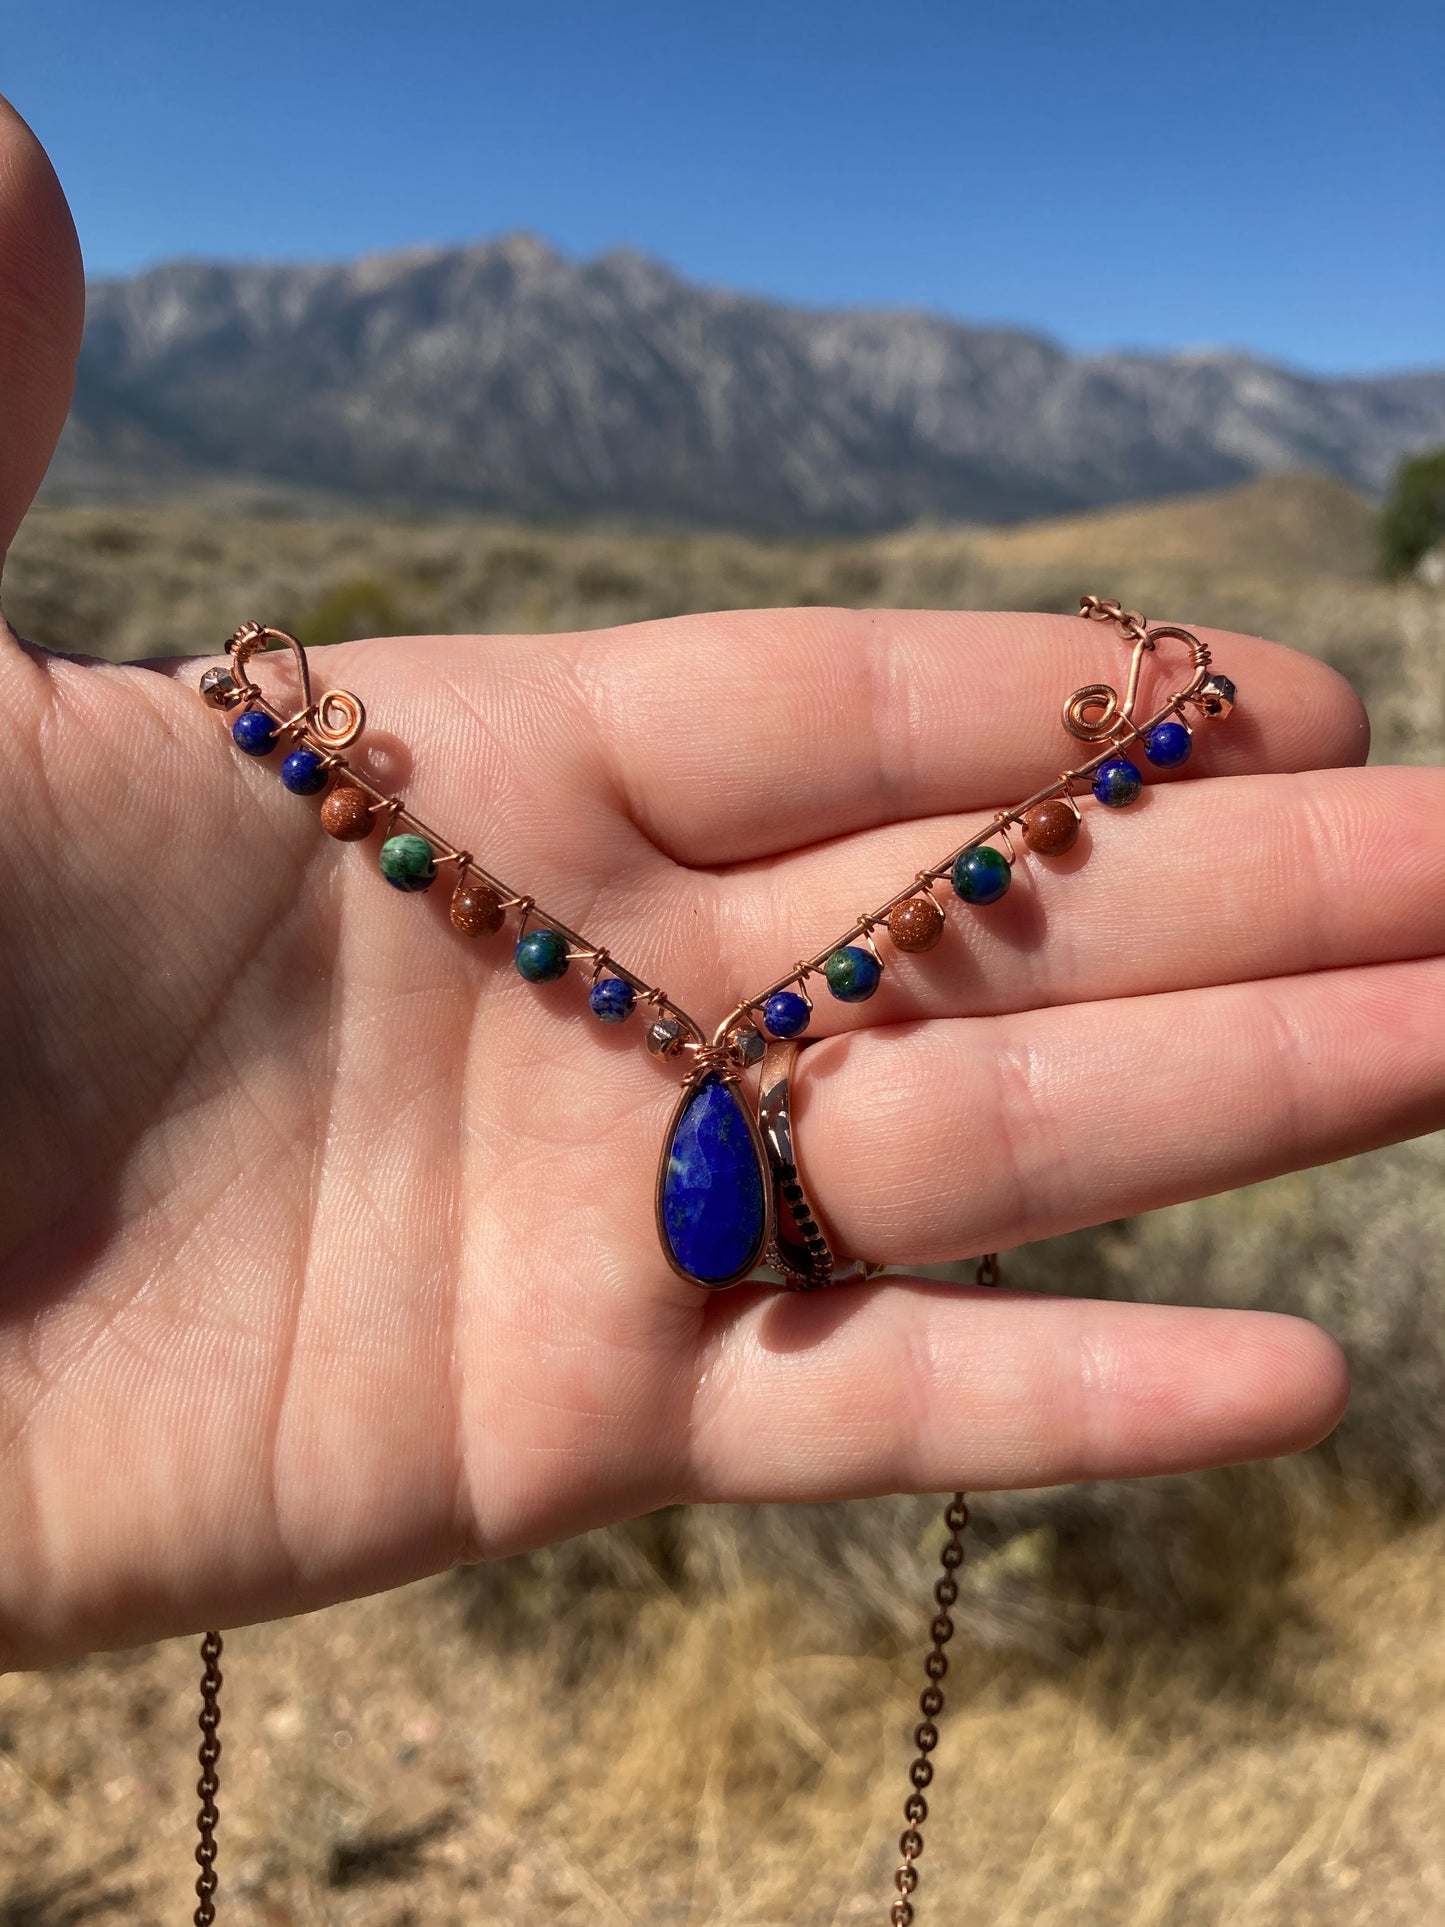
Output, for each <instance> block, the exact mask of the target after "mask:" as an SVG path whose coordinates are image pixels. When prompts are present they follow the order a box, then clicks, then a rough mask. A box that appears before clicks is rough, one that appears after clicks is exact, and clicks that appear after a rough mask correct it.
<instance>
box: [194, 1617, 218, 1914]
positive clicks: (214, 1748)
mask: <svg viewBox="0 0 1445 1927" xmlns="http://www.w3.org/2000/svg"><path fill="white" fill-rule="evenodd" d="M198 1723H199V1725H200V1729H201V1746H200V1752H199V1754H198V1755H197V1757H198V1758H199V1760H200V1763H201V1777H200V1779H199V1780H197V1782H196V1792H197V1793H198V1794H199V1795H200V1796H201V1810H200V1812H199V1813H198V1814H197V1815H196V1832H197V1833H198V1834H199V1835H200V1838H199V1840H198V1841H197V1842H196V1864H197V1865H198V1866H199V1867H200V1870H201V1871H200V1872H199V1873H198V1874H197V1875H196V1911H195V1913H194V1914H193V1915H192V1916H191V1919H192V1921H193V1923H194V1927H211V1923H212V1922H213V1921H214V1920H215V1918H216V1828H217V1827H218V1826H219V1825H220V1819H221V1816H220V1813H219V1812H218V1811H217V1808H216V1794H217V1793H218V1792H219V1790H220V1784H221V1782H220V1778H219V1776H218V1774H217V1772H216V1768H217V1767H218V1766H219V1765H220V1763H221V1635H220V1634H219V1633H207V1634H206V1635H205V1636H204V1637H203V1638H202V1640H201V1711H200V1718H199V1722H198Z"/></svg>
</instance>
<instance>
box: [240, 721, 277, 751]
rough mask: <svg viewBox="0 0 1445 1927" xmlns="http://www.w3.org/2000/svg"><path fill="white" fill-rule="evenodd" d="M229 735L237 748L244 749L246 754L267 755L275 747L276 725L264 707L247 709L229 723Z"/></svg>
mask: <svg viewBox="0 0 1445 1927" xmlns="http://www.w3.org/2000/svg"><path fill="white" fill-rule="evenodd" d="M231 736H232V739H233V741H234V742H235V745H236V747H237V749H243V750H245V752H246V754H247V755H248V756H269V755H270V754H271V752H272V750H273V749H274V748H275V747H276V725H275V724H274V723H273V722H272V720H271V718H270V717H269V716H268V715H267V714H266V712H265V710H264V709H248V710H247V711H246V712H245V714H244V715H242V716H238V717H237V718H236V720H235V722H233V723H232V725H231Z"/></svg>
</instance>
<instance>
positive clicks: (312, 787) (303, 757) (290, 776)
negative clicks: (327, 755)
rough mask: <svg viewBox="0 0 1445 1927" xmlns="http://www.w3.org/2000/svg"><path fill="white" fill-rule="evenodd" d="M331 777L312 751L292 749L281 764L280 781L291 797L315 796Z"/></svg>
mask: <svg viewBox="0 0 1445 1927" xmlns="http://www.w3.org/2000/svg"><path fill="white" fill-rule="evenodd" d="M330 775H331V772H330V770H329V769H327V767H326V765H325V763H323V762H322V760H321V758H320V757H319V756H318V755H317V754H316V751H315V750H314V749H293V750H292V752H291V754H290V755H289V756H287V757H286V758H285V759H284V760H283V761H282V764H281V781H282V782H283V783H284V784H285V785H286V787H287V789H288V790H290V792H291V794H292V795H293V796H317V795H319V794H320V792H321V791H322V790H324V789H325V788H326V783H327V779H328V778H329V776H330Z"/></svg>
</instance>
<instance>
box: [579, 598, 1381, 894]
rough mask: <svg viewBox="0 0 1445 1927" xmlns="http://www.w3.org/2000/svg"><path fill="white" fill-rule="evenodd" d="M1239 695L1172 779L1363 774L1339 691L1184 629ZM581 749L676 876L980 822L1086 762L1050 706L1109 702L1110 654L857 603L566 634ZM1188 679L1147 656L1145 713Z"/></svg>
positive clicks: (1310, 662)
mask: <svg viewBox="0 0 1445 1927" xmlns="http://www.w3.org/2000/svg"><path fill="white" fill-rule="evenodd" d="M1195 633H1196V634H1197V635H1198V636H1199V637H1200V639H1201V640H1202V641H1204V642H1206V643H1208V645H1209V646H1210V648H1211V650H1212V651H1213V655H1214V661H1215V664H1216V666H1217V667H1218V668H1219V669H1220V670H1221V671H1222V672H1223V673H1225V674H1227V675H1228V676H1230V677H1231V678H1232V679H1233V681H1234V682H1235V683H1236V684H1237V685H1238V687H1239V691H1240V706H1239V708H1238V709H1237V710H1236V712H1235V714H1234V715H1233V716H1232V717H1231V718H1230V720H1229V722H1228V724H1227V725H1225V726H1222V727H1218V728H1216V727H1213V726H1206V727H1205V728H1203V729H1201V730H1199V731H1197V732H1196V737H1195V745H1196V746H1195V749H1194V753H1193V755H1192V756H1191V758H1190V760H1189V762H1188V763H1187V764H1186V765H1185V766H1184V772H1183V773H1185V774H1187V775H1199V776H1208V775H1224V774H1229V775H1235V774H1241V773H1245V772H1253V771H1292V770H1299V769H1312V768H1327V767H1332V766H1336V765H1340V764H1346V763H1357V762H1363V761H1364V759H1365V754H1366V752H1367V750H1368V748H1369V724H1368V722H1367V720H1366V717H1365V712H1364V709H1363V706H1362V705H1361V703H1360V699H1359V697H1358V696H1357V695H1356V694H1355V692H1354V691H1353V690H1352V689H1351V688H1350V686H1349V684H1348V683H1347V682H1346V681H1345V680H1344V678H1343V677H1342V676H1340V675H1338V674H1337V673H1336V672H1335V671H1334V670H1333V669H1330V668H1328V667H1326V666H1325V665H1324V664H1323V663H1320V662H1316V661H1315V660H1314V659H1313V658H1311V657H1309V656H1305V655H1302V654H1300V653H1299V652H1298V651H1297V650H1293V649H1287V648H1284V647H1283V646H1282V645H1280V644H1278V643H1272V642H1264V641H1261V640H1260V639H1259V638H1258V637H1254V636H1236V635H1231V634H1229V633H1227V632H1226V631H1222V630H1208V629H1197V630H1196V631H1195ZM574 647H575V650H576V660H575V669H576V675H577V678H578V683H579V687H580V688H581V691H582V695H583V699H584V701H585V702H586V704H587V706H588V709H589V711H590V713H591V715H592V717H593V719H594V722H595V725H596V728H597V733H598V740H599V743H600V746H601V749H602V753H603V755H604V756H605V758H606V760H607V764H608V767H609V769H610V772H611V774H612V777H613V780H614V781H615V783H616V785H617V788H618V790H619V793H620V794H621V796H622V797H623V799H624V801H625V803H626V807H627V809H628V811H629V813H630V815H631V816H632V818H633V820H634V822H636V823H637V825H638V827H639V828H640V829H642V830H643V831H644V832H645V833H646V834H647V835H648V836H649V837H650V838H651V840H652V841H653V842H654V843H655V844H656V845H657V847H658V848H659V849H661V850H663V851H665V852H666V853H667V854H668V855H669V856H671V857H673V858H674V859H675V860H676V861H677V862H679V863H686V864H692V865H709V864H716V863H722V862H729V863H735V862H739V861H745V860H747V859H750V858H754V857H760V856H771V855H776V854H778V853H780V852H782V851H786V850H794V849H797V848H799V847H801V846H802V845H805V844H808V843H812V842H816V841H818V840H820V839H822V838H827V837H834V836H839V835H842V834H845V833H846V832H849V831H853V830H860V829H868V828H872V827H875V826H877V825H880V824H885V823H892V822H900V821H905V820H908V819H910V818H912V817H915V816H925V815H938V814H943V813H947V812H952V811H958V810H970V809H997V808H1001V807H1006V806H1007V805H1009V804H1011V803H1014V802H1016V801H1018V800H1019V799H1020V798H1021V797H1023V796H1027V795H1029V794H1030V793H1031V792H1032V791H1033V790H1036V789H1038V788H1041V787H1042V786H1043V785H1044V784H1045V783H1047V782H1048V781H1049V780H1050V779H1051V778H1052V777H1054V776H1056V775H1058V774H1059V772H1060V771H1061V770H1063V769H1065V768H1067V767H1072V766H1077V765H1079V764H1080V763H1084V762H1087V761H1089V760H1090V758H1091V757H1092V756H1093V755H1094V754H1095V753H1096V752H1095V750H1094V749H1093V748H1091V747H1090V746H1089V745H1087V744H1084V743H1080V742H1077V741H1076V740H1075V739H1074V738H1073V737H1071V736H1069V735H1068V734H1067V733H1066V732H1065V730H1064V727H1063V724H1062V720H1061V712H1062V707H1063V704H1064V702H1065V700H1066V699H1067V698H1068V697H1069V696H1070V695H1071V694H1072V693H1073V692H1074V690H1076V689H1078V688H1080V687H1082V686H1083V685H1085V684H1088V683H1108V684H1110V685H1112V686H1113V687H1114V688H1116V689H1119V690H1120V691H1122V690H1123V687H1124V684H1125V681H1126V679H1127V676H1128V667H1129V646H1128V644H1126V643H1125V642H1123V641H1122V640H1121V638H1120V637H1119V634H1118V632H1117V631H1116V630H1115V629H1114V627H1113V626H1112V625H1109V624H1104V623H1100V622H1083V621H1080V620H1079V619H1078V618H1077V617H1074V616H1052V615H1008V614H992V613H984V612H975V611H958V612H955V611H946V610H945V611H935V610H898V609H879V610H866V611H856V610H847V609H813V608H810V609H779V610H767V609H759V610H746V611H740V612H736V611H735V612H731V613H725V614H719V615H705V616H687V617H681V618H674V619H673V620H670V621H668V622H655V623H639V624H636V625H634V626H632V627H630V628H626V629H614V630H610V631H605V632H599V633H596V634H592V635H586V636H579V637H576V638H575V639H574ZM1189 676H1190V666H1189V657H1188V652H1187V650H1186V649H1185V648H1183V647H1182V646H1181V645H1180V644H1178V643H1163V644H1161V645H1160V648H1159V651H1158V653H1157V655H1156V656H1155V657H1154V658H1152V659H1151V660H1150V661H1149V663H1148V664H1147V665H1146V668H1145V673H1144V680H1143V683H1142V685H1141V691H1140V703H1139V708H1138V714H1139V715H1140V717H1141V718H1142V717H1146V716H1148V715H1149V714H1151V713H1153V711H1154V710H1155V709H1157V708H1158V707H1160V706H1161V705H1162V704H1163V702H1165V701H1166V700H1167V698H1168V696H1169V695H1170V694H1171V693H1172V692H1173V691H1174V690H1176V689H1180V688H1182V687H1184V685H1185V684H1186V683H1187V682H1188V680H1189Z"/></svg>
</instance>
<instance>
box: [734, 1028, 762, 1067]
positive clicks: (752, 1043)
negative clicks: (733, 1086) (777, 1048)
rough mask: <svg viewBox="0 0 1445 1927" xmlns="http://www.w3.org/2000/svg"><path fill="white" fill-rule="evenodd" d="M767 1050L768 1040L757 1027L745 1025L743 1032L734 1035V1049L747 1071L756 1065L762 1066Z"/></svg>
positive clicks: (736, 1032)
mask: <svg viewBox="0 0 1445 1927" xmlns="http://www.w3.org/2000/svg"><path fill="white" fill-rule="evenodd" d="M767 1048H768V1046H767V1040H766V1039H765V1038H764V1036H763V1033H762V1032H761V1031H760V1030H759V1029H758V1028H757V1027H756V1025H753V1024H744V1025H743V1027H742V1029H741V1030H739V1031H735V1032H734V1033H733V1049H734V1050H735V1051H736V1053H737V1058H738V1062H739V1063H740V1064H741V1065H742V1066H743V1068H744V1069H745V1070H751V1069H752V1067H753V1065H754V1064H761V1063H762V1061H763V1052H764V1051H765V1050H766V1049H767Z"/></svg>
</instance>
